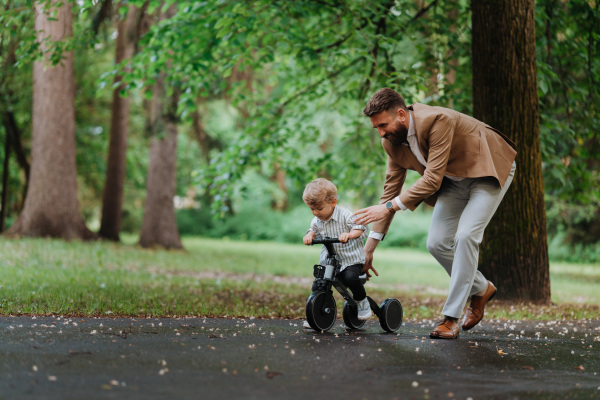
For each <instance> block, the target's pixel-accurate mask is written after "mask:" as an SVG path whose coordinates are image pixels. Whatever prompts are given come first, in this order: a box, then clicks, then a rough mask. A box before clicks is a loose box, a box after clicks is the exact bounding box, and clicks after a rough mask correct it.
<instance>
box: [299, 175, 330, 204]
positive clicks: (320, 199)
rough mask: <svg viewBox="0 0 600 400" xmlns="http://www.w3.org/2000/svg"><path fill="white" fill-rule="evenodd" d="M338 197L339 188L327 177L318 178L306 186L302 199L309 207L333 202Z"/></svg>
mask: <svg viewBox="0 0 600 400" xmlns="http://www.w3.org/2000/svg"><path fill="white" fill-rule="evenodd" d="M336 198H337V188H336V187H335V185H334V184H333V183H332V182H330V181H328V180H327V179H325V178H318V179H315V180H314V181H312V182H310V183H309V184H308V185H306V187H305V188H304V193H303V194H302V200H304V202H305V203H306V205H307V206H309V207H315V206H320V205H322V204H323V203H331V202H333V201H334V200H335V199H336Z"/></svg>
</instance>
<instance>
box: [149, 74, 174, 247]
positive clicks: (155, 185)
mask: <svg viewBox="0 0 600 400" xmlns="http://www.w3.org/2000/svg"><path fill="white" fill-rule="evenodd" d="M155 87H156V89H155V90H154V98H153V100H152V122H151V124H152V125H151V126H152V131H153V135H152V139H151V141H150V161H149V163H148V180H147V182H146V191H147V194H146V204H145V207H144V219H143V221H142V231H141V234H140V245H141V246H142V247H154V246H160V247H165V248H168V249H170V248H176V249H180V248H182V247H183V246H182V244H181V239H180V237H179V230H178V229H177V220H176V218H175V208H174V202H173V198H174V197H175V191H176V183H177V169H176V166H177V124H176V121H175V120H174V118H173V117H171V116H169V113H165V112H164V110H163V109H164V96H165V90H164V82H163V80H162V79H159V80H158V82H157V84H156V85H155ZM174 103H176V101H174Z"/></svg>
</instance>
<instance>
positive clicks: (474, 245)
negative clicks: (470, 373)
mask: <svg viewBox="0 0 600 400" xmlns="http://www.w3.org/2000/svg"><path fill="white" fill-rule="evenodd" d="M515 169H516V164H515V163H513V165H512V169H511V171H510V175H509V176H508V179H507V180H506V183H505V184H504V187H503V188H501V187H500V185H499V184H498V181H496V180H495V179H492V178H465V179H463V180H461V181H453V180H451V179H448V178H444V181H443V183H442V186H441V187H440V190H439V192H438V199H437V202H436V204H435V207H434V208H433V216H432V219H431V227H430V229H429V236H428V237H427V250H429V252H430V253H431V254H432V255H433V256H434V257H435V259H436V260H437V261H438V262H439V263H440V264H441V265H442V267H444V269H445V270H446V272H448V275H450V288H449V293H448V299H447V300H446V304H445V305H444V309H443V310H442V314H444V315H446V316H448V317H453V318H460V316H461V315H462V311H463V308H464V307H465V303H466V302H467V299H468V298H469V297H470V296H472V295H473V294H476V293H479V292H481V291H482V290H484V289H486V288H487V279H485V277H484V276H483V274H482V273H481V272H480V271H478V270H477V265H478V260H479V245H480V243H481V240H482V239H483V232H484V230H485V228H486V227H487V225H488V223H489V222H490V220H491V219H492V217H493V216H494V213H495V212H496V209H498V206H499V205H500V202H501V201H502V198H503V197H504V194H505V193H506V191H507V190H508V188H509V186H510V184H511V183H512V180H513V177H514V174H515Z"/></svg>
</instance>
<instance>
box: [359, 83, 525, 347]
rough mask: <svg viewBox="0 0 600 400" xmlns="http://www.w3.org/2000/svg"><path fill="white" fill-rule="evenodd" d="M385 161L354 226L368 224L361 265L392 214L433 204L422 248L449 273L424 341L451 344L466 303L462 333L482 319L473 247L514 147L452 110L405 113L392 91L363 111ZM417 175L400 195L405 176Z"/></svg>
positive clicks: (483, 290)
mask: <svg viewBox="0 0 600 400" xmlns="http://www.w3.org/2000/svg"><path fill="white" fill-rule="evenodd" d="M363 112H364V114H365V116H367V117H369V118H370V120H371V124H372V125H373V128H375V129H377V132H378V133H379V136H381V138H382V141H381V142H382V146H383V148H384V150H385V151H386V153H387V155H388V159H387V171H386V180H385V185H384V188H383V195H382V196H381V200H380V202H379V205H376V206H371V207H368V208H364V209H362V210H358V211H357V212H356V213H355V215H358V217H357V218H356V220H355V221H356V223H357V224H361V225H366V224H369V223H371V222H375V223H374V224H373V225H372V230H371V233H370V234H369V238H368V239H367V242H366V243H365V247H364V252H365V267H364V269H363V271H365V272H367V273H368V271H369V270H373V272H374V273H375V274H376V275H378V274H377V271H376V270H375V268H374V267H373V252H374V251H375V248H376V247H377V245H378V243H379V241H380V240H383V238H384V236H385V234H386V233H387V231H388V228H389V226H390V223H391V222H392V219H393V217H394V214H395V213H396V212H397V211H399V210H403V211H404V210H407V209H408V210H411V211H414V209H415V208H416V207H417V206H418V205H419V204H421V202H423V201H424V202H426V203H427V204H429V205H432V206H433V205H435V207H434V209H433V215H432V220H431V227H430V230H429V236H428V238H427V249H428V250H429V252H430V253H431V254H432V255H433V256H434V257H435V258H436V260H437V261H438V262H439V263H440V264H441V265H442V266H443V267H444V269H445V270H446V272H448V274H449V275H450V287H449V293H448V299H447V300H446V303H445V305H444V308H443V310H442V314H443V315H444V319H443V320H442V321H441V322H440V323H439V324H438V325H437V326H436V327H435V328H434V330H433V331H432V332H431V333H430V335H429V336H430V337H431V338H444V339H454V338H457V337H458V335H459V327H458V319H459V318H460V316H461V315H462V311H463V308H464V306H465V303H466V301H467V299H468V298H469V297H470V298H471V302H470V305H469V307H468V308H467V310H466V312H465V316H464V319H463V322H462V329H463V330H465V331H466V330H469V329H471V328H473V327H474V326H475V325H477V324H478V323H479V321H481V319H482V318H483V313H484V308H485V305H486V303H487V302H488V301H489V300H490V299H492V298H493V297H494V295H495V294H496V287H495V286H494V284H493V283H492V282H489V281H488V280H487V279H485V277H484V276H483V274H482V273H481V272H480V271H478V270H477V265H478V258H479V244H480V243H481V240H482V238H483V232H484V230H485V228H486V226H487V224H488V223H489V222H490V219H491V218H492V216H493V215H494V213H495V212H496V209H497V208H498V205H499V204H500V201H501V200H502V198H503V197H504V194H505V193H506V191H507V189H508V187H509V186H510V184H511V182H512V179H513V176H514V173H515V168H516V167H515V162H514V160H515V156H516V151H515V150H514V149H513V147H514V144H513V143H512V142H511V141H510V140H509V139H508V138H507V137H506V136H504V135H503V134H502V133H500V132H499V131H497V130H495V129H494V128H492V127H490V126H489V125H486V124H484V123H483V122H481V121H478V120H476V119H475V118H472V117H469V116H467V115H464V114H461V113H459V112H456V111H453V110H450V109H447V108H442V107H431V106H427V105H424V104H419V103H415V104H413V105H411V106H410V107H407V106H406V104H405V102H404V99H403V98H402V96H400V94H398V93H396V92H395V91H394V90H392V89H388V88H383V89H380V90H378V91H377V92H376V93H375V94H374V95H373V97H372V98H371V99H370V100H369V102H368V103H367V106H366V107H365V109H364V111H363ZM409 169H410V170H415V171H417V172H418V173H419V174H421V175H422V176H421V177H420V178H419V179H418V180H417V182H416V183H415V184H414V185H413V186H412V187H410V188H409V189H407V190H405V191H403V192H401V189H402V185H403V183H404V180H405V178H406V171H407V170H409Z"/></svg>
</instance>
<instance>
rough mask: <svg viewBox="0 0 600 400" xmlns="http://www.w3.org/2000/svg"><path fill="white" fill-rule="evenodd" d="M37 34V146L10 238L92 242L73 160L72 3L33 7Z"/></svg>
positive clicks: (34, 95) (47, 2)
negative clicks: (39, 56)
mask: <svg viewBox="0 0 600 400" xmlns="http://www.w3.org/2000/svg"><path fill="white" fill-rule="evenodd" d="M34 26H35V31H36V34H37V36H38V40H39V45H40V49H41V51H42V52H43V53H44V57H43V58H42V59H40V60H38V61H36V62H35V63H34V67H33V142H32V148H31V159H32V161H31V172H30V174H31V175H30V182H29V190H28V191H27V197H26V198H25V204H24V207H23V210H22V212H21V214H20V215H19V217H18V219H17V221H16V222H15V224H14V225H13V226H12V227H11V228H10V229H9V230H8V231H7V234H8V235H25V236H51V237H60V238H64V239H90V238H93V237H94V236H95V235H94V234H93V233H92V232H91V231H90V230H88V229H87V227H86V226H85V222H84V220H83V218H82V216H81V214H80V213H79V202H78V199H77V166H76V160H75V103H74V100H75V80H74V73H73V53H72V52H71V51H62V50H63V49H62V46H61V44H64V43H65V42H66V41H68V40H70V39H71V37H72V35H73V11H72V3H70V2H63V1H58V0H57V1H39V2H36V3H35V24H34Z"/></svg>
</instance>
